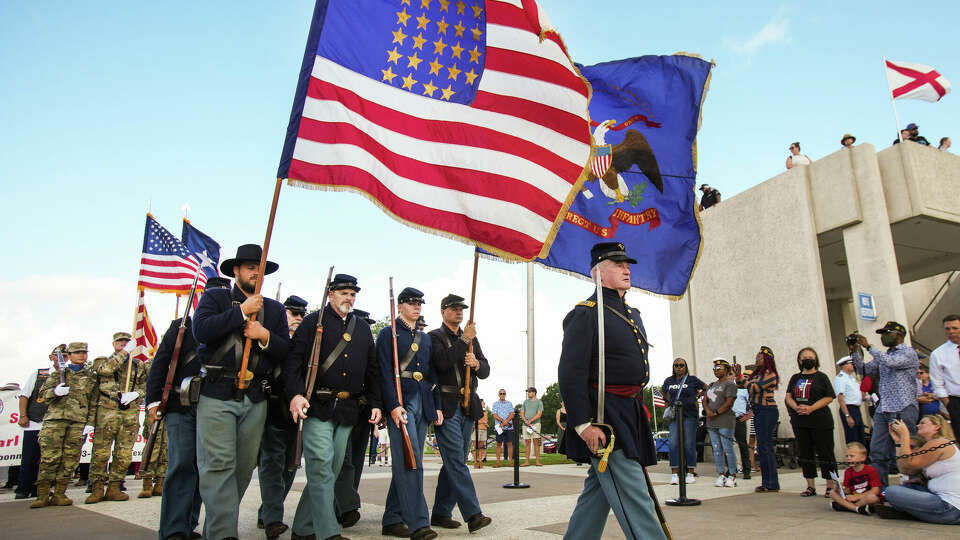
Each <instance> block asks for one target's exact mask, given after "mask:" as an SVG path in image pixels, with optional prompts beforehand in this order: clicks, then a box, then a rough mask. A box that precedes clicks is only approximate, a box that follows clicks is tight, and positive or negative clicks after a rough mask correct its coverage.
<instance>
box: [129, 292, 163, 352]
mask: <svg viewBox="0 0 960 540" xmlns="http://www.w3.org/2000/svg"><path fill="white" fill-rule="evenodd" d="M133 339H134V342H135V343H136V347H134V349H133V353H132V356H133V357H134V358H136V359H137V360H140V361H141V362H146V361H147V360H150V359H151V358H153V355H154V353H156V352H157V332H156V330H154V328H153V324H151V323H150V316H149V315H147V305H146V304H144V303H143V289H140V298H139V301H138V305H137V322H136V325H135V326H134V330H133Z"/></svg>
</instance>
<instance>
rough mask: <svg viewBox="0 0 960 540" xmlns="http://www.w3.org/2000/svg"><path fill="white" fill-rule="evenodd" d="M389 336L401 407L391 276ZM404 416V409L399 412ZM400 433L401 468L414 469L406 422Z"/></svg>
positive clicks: (394, 378) (402, 425) (401, 398)
mask: <svg viewBox="0 0 960 540" xmlns="http://www.w3.org/2000/svg"><path fill="white" fill-rule="evenodd" d="M390 337H391V338H392V339H393V382H394V388H395V389H396V391H397V402H398V403H400V407H403V390H402V389H401V388H400V359H399V356H398V355H397V304H396V302H395V301H394V296H393V277H391V278H390ZM400 414H401V415H403V417H404V418H406V416H407V414H406V409H404V410H403V412H401V413H400ZM399 427H400V435H401V438H402V439H403V441H402V446H403V468H404V469H406V470H408V471H413V470H416V468H417V456H416V454H414V453H413V443H412V442H411V441H410V433H408V432H407V424H405V423H403V422H401V423H400V426H399Z"/></svg>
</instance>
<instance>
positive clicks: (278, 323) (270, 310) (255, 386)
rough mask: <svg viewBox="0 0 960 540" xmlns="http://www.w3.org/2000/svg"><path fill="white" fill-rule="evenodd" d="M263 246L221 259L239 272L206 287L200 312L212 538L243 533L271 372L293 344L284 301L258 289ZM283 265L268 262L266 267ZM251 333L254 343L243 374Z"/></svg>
mask: <svg viewBox="0 0 960 540" xmlns="http://www.w3.org/2000/svg"><path fill="white" fill-rule="evenodd" d="M262 253H263V251H262V250H261V248H260V246H258V245H256V244H245V245H242V246H240V247H238V248H237V254H236V256H235V257H233V258H232V259H227V260H225V261H223V262H222V263H220V272H221V273H223V274H225V275H232V276H233V277H234V287H233V289H232V290H229V291H228V290H226V289H212V290H208V291H206V292H205V293H204V294H203V296H202V297H200V304H199V305H198V306H197V311H196V314H195V315H194V317H193V337H194V338H195V339H196V340H197V342H198V343H199V345H198V347H197V357H198V359H199V361H200V363H201V367H202V371H203V373H204V378H203V385H202V386H201V389H200V400H199V403H198V404H197V466H198V469H199V474H200V496H201V497H202V498H203V501H204V504H205V506H206V513H205V519H204V523H203V529H204V535H203V536H204V537H205V538H209V539H211V540H220V539H223V538H237V537H238V532H237V519H238V515H239V511H240V500H241V499H243V494H244V492H246V490H247V486H248V485H249V484H250V477H251V476H252V475H253V468H254V466H256V462H257V453H258V451H259V449H260V440H261V438H262V437H263V425H264V421H265V420H266V417H267V403H266V401H265V400H266V395H267V387H268V386H269V380H270V374H271V372H272V371H273V366H274V365H276V364H277V363H278V362H282V361H283V359H284V358H286V356H287V353H289V351H290V336H289V334H288V330H287V317H286V315H285V313H284V308H283V305H282V304H281V303H280V302H277V301H276V300H273V299H271V298H264V297H263V296H262V295H259V294H255V291H256V285H257V279H258V278H259V273H260V264H259V263H260V256H261V254H262ZM278 268H279V265H278V264H277V263H275V262H272V261H267V263H266V268H265V273H266V274H272V273H273V272H276V271H277V269H278ZM251 316H254V317H253V318H252V319H250V320H248V319H247V318H248V317H251ZM246 339H250V340H252V343H251V347H250V351H249V357H248V363H247V369H246V371H245V372H243V373H241V371H242V368H243V350H244V346H245V340H246ZM247 374H252V377H250V378H249V379H248V380H245V387H244V388H242V389H241V387H240V384H238V383H239V381H238V377H244V378H245V379H246V377H245V375H247Z"/></svg>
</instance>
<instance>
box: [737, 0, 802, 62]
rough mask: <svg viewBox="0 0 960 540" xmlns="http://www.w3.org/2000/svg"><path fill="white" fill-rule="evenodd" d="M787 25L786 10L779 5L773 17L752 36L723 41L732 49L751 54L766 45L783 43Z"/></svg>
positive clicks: (788, 21) (786, 38)
mask: <svg viewBox="0 0 960 540" xmlns="http://www.w3.org/2000/svg"><path fill="white" fill-rule="evenodd" d="M789 25H790V20H789V19H788V18H787V16H786V10H785V9H784V8H783V7H781V8H780V9H779V10H778V11H777V13H776V14H775V15H774V16H773V18H772V19H770V21H769V22H767V24H765V25H763V27H762V28H760V30H759V31H757V32H756V33H755V34H753V35H752V36H750V37H748V38H746V39H744V40H737V39H734V38H724V42H725V43H726V45H727V46H728V47H730V48H731V49H733V50H734V51H737V52H739V53H742V54H745V55H747V56H753V55H754V54H755V53H756V52H757V51H759V50H760V49H761V48H763V47H765V46H767V45H773V44H776V43H785V42H786V41H787V40H788V39H789V37H788V35H787V32H788V28H789Z"/></svg>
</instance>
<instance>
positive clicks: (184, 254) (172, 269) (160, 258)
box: [137, 214, 213, 294]
mask: <svg viewBox="0 0 960 540" xmlns="http://www.w3.org/2000/svg"><path fill="white" fill-rule="evenodd" d="M201 262H202V264H203V265H204V266H209V265H211V264H213V263H212V261H211V260H210V259H209V258H208V257H206V254H205V252H201V253H191V252H190V250H189V249H187V247H186V246H185V245H184V244H183V242H181V241H180V240H179V239H178V238H177V237H176V236H174V235H172V234H170V231H168V230H167V229H165V228H164V227H163V226H162V225H160V224H159V223H158V222H157V220H155V219H154V218H153V216H152V215H150V214H147V224H146V228H145V229H144V232H143V253H142V255H141V256H140V278H139V279H138V280H137V287H138V288H140V289H141V290H143V289H150V290H152V291H159V292H172V293H178V294H189V293H190V287H191V286H192V285H193V277H194V276H195V275H196V274H197V267H198V266H199V265H200V264H201ZM206 283H207V275H206V273H205V272H201V273H200V279H199V280H198V281H197V288H198V289H202V288H203V287H204V286H205V285H206Z"/></svg>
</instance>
